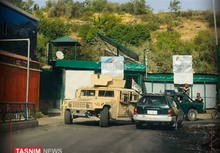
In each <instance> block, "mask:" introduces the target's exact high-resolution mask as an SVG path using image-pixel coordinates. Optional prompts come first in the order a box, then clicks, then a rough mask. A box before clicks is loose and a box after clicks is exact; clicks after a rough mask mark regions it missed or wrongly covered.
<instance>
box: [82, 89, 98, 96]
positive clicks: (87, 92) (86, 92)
mask: <svg viewBox="0 0 220 153" xmlns="http://www.w3.org/2000/svg"><path fill="white" fill-rule="evenodd" d="M80 95H81V96H95V90H81V94H80Z"/></svg>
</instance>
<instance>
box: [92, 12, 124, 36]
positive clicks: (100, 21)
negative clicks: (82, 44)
mask: <svg viewBox="0 0 220 153" xmlns="http://www.w3.org/2000/svg"><path fill="white" fill-rule="evenodd" d="M91 21H92V23H93V26H94V28H95V29H98V30H99V31H101V32H103V33H108V31H109V30H111V29H112V28H113V27H115V26H117V25H119V24H120V23H121V21H122V19H121V17H119V16H116V15H114V14H109V13H104V14H102V15H99V16H98V17H93V18H92V19H91Z"/></svg>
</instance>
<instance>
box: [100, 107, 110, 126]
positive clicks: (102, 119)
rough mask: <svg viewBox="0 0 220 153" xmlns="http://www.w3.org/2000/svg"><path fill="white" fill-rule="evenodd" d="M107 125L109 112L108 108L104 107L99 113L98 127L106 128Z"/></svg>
mask: <svg viewBox="0 0 220 153" xmlns="http://www.w3.org/2000/svg"><path fill="white" fill-rule="evenodd" d="M108 123H109V112H108V107H104V108H103V109H102V110H101V112H100V121H99V125H100V126H101V127H107V126H108Z"/></svg>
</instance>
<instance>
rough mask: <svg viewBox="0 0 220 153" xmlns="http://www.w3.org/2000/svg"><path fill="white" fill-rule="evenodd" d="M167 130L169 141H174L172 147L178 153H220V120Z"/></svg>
mask: <svg viewBox="0 0 220 153" xmlns="http://www.w3.org/2000/svg"><path fill="white" fill-rule="evenodd" d="M165 132H166V133H167V135H168V137H167V138H166V139H167V141H172V145H171V146H170V147H171V148H173V149H174V150H178V153H220V122H219V123H213V124H211V123H206V124H205V123H202V124H190V125H186V126H184V127H183V128H181V129H178V130H176V131H165ZM211 135H212V137H211ZM211 142H212V143H211ZM211 148H212V151H211Z"/></svg>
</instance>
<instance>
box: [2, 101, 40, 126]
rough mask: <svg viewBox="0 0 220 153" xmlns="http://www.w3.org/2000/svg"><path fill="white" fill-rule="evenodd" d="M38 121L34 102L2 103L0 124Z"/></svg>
mask: <svg viewBox="0 0 220 153" xmlns="http://www.w3.org/2000/svg"><path fill="white" fill-rule="evenodd" d="M22 120H36V111H35V103H33V102H27V103H26V102H0V123H5V122H15V121H22Z"/></svg>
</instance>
